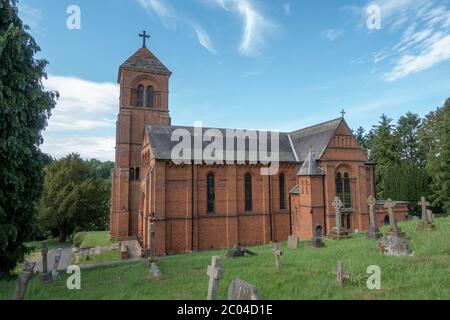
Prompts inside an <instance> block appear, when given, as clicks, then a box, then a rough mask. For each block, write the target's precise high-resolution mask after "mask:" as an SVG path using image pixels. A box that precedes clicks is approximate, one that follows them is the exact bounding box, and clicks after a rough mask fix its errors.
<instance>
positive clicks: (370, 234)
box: [367, 196, 381, 240]
mask: <svg viewBox="0 0 450 320" xmlns="http://www.w3.org/2000/svg"><path fill="white" fill-rule="evenodd" d="M375 203H376V201H375V198H374V196H370V197H369V198H368V199H367V205H368V206H369V230H368V231H367V238H368V239H372V240H378V239H379V238H380V237H381V232H380V229H378V227H377V222H376V219H375Z"/></svg>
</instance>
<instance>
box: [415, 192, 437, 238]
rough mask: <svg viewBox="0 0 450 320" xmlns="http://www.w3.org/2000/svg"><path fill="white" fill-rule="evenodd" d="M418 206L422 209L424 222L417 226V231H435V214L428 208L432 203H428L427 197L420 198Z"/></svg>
mask: <svg viewBox="0 0 450 320" xmlns="http://www.w3.org/2000/svg"><path fill="white" fill-rule="evenodd" d="M418 205H420V206H421V208H422V220H421V221H420V222H419V224H417V227H416V229H417V230H434V229H435V228H436V226H435V225H434V224H433V212H432V211H431V210H429V209H428V208H427V207H428V206H430V203H429V202H427V199H426V198H425V197H421V198H420V202H418Z"/></svg>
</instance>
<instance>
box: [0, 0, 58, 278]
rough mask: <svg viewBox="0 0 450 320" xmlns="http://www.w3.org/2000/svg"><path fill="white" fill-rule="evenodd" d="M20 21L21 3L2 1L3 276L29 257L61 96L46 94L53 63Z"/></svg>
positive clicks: (0, 208) (0, 252)
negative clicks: (45, 134) (48, 131)
mask: <svg viewBox="0 0 450 320" xmlns="http://www.w3.org/2000/svg"><path fill="white" fill-rule="evenodd" d="M28 29H29V28H28V27H27V26H24V25H23V24H22V21H21V20H20V19H19V17H18V15H17V4H16V0H0V119H1V121H0V275H2V274H7V273H9V272H10V271H11V270H12V269H13V268H15V266H16V265H17V263H18V262H21V261H23V259H24V256H25V254H26V253H27V252H28V249H27V247H26V246H25V245H24V241H26V239H27V237H29V235H30V233H31V229H32V224H31V223H30V221H32V220H33V215H34V213H35V202H36V201H37V200H38V199H39V197H40V194H41V191H42V182H43V172H42V169H43V163H42V154H41V152H40V150H39V145H40V144H41V143H42V135H41V131H42V130H43V129H44V128H45V127H46V125H47V119H48V118H49V117H50V114H51V110H52V109H53V108H54V107H55V104H56V102H55V100H56V98H57V93H55V92H46V91H44V87H43V84H42V78H44V77H46V73H45V71H44V69H45V66H46V65H47V62H46V61H45V60H39V59H35V55H36V53H37V52H39V51H40V48H39V47H38V45H37V44H36V42H35V40H34V39H33V38H32V37H31V36H30V35H29V33H28V32H27V30H28Z"/></svg>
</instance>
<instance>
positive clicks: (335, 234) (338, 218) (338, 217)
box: [329, 197, 352, 240]
mask: <svg viewBox="0 0 450 320" xmlns="http://www.w3.org/2000/svg"><path fill="white" fill-rule="evenodd" d="M332 206H333V208H334V210H335V213H336V214H335V219H334V221H335V227H334V228H333V230H332V231H331V232H330V234H329V237H330V238H332V239H335V240H342V239H348V238H351V237H352V236H351V235H349V234H348V232H347V231H346V230H345V229H344V227H342V207H343V205H342V201H341V199H339V197H336V198H334V201H333V203H332Z"/></svg>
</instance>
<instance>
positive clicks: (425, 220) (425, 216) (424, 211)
mask: <svg viewBox="0 0 450 320" xmlns="http://www.w3.org/2000/svg"><path fill="white" fill-rule="evenodd" d="M417 204H418V205H419V206H421V208H422V222H423V223H430V222H431V221H430V220H429V218H428V213H427V207H429V206H430V203H429V202H428V201H427V199H426V198H425V197H420V201H419V202H418V203H417Z"/></svg>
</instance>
